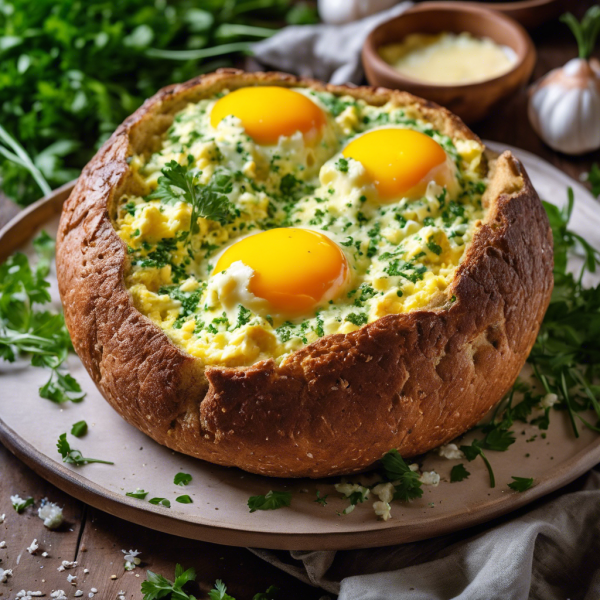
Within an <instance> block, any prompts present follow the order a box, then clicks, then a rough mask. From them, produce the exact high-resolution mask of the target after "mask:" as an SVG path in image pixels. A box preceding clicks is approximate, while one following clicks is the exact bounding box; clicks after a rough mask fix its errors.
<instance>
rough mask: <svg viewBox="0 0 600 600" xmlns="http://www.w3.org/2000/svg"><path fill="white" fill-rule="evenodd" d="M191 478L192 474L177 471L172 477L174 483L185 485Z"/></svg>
mask: <svg viewBox="0 0 600 600" xmlns="http://www.w3.org/2000/svg"><path fill="white" fill-rule="evenodd" d="M191 480H192V476H191V475H190V474H189V473H181V472H179V473H177V475H175V478H174V479H173V483H174V484H175V485H187V484H188V483H189V482H190V481H191Z"/></svg>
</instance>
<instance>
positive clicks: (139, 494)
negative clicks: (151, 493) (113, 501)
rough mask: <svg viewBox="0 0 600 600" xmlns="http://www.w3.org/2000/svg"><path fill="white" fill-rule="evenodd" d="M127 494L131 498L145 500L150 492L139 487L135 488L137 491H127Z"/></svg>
mask: <svg viewBox="0 0 600 600" xmlns="http://www.w3.org/2000/svg"><path fill="white" fill-rule="evenodd" d="M125 495H126V496H129V497H130V498H137V499H138V500H145V499H146V496H147V495H148V492H145V491H144V490H142V489H140V488H137V489H136V490H135V492H127V493H126V494H125Z"/></svg>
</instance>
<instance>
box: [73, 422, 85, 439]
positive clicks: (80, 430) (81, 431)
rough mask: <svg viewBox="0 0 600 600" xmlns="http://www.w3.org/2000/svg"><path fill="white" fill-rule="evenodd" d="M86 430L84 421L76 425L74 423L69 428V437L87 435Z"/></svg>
mask: <svg viewBox="0 0 600 600" xmlns="http://www.w3.org/2000/svg"><path fill="white" fill-rule="evenodd" d="M87 430H88V426H87V423H86V422H85V421H77V423H75V424H74V425H73V427H71V435H74V436H75V437H78V438H80V437H83V436H84V435H85V434H86V433H87Z"/></svg>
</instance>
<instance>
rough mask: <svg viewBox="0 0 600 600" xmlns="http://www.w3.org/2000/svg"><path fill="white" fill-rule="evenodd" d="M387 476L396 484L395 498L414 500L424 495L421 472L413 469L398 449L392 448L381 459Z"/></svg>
mask: <svg viewBox="0 0 600 600" xmlns="http://www.w3.org/2000/svg"><path fill="white" fill-rule="evenodd" d="M381 463H382V465H383V469H384V472H385V476H386V477H387V479H388V480H389V481H391V482H392V483H393V484H394V488H395V489H396V492H395V493H394V500H402V501H403V502H406V501H408V500H414V499H415V498H420V497H421V496H422V495H423V490H422V489H421V481H420V480H419V474H418V473H416V472H415V471H411V469H410V467H409V466H408V465H407V464H406V463H405V462H404V459H403V458H402V457H401V456H400V453H399V452H398V450H396V449H392V450H390V451H389V452H388V453H387V454H385V455H384V456H383V458H382V459H381Z"/></svg>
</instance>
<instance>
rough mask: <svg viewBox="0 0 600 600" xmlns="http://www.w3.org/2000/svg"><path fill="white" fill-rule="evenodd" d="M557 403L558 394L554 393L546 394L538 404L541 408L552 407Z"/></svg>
mask: <svg viewBox="0 0 600 600" xmlns="http://www.w3.org/2000/svg"><path fill="white" fill-rule="evenodd" d="M557 403H558V396H557V395H556V394H546V395H545V396H544V397H543V398H542V400H541V402H540V406H541V407H542V408H552V407H553V406H554V405H555V404H557Z"/></svg>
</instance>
